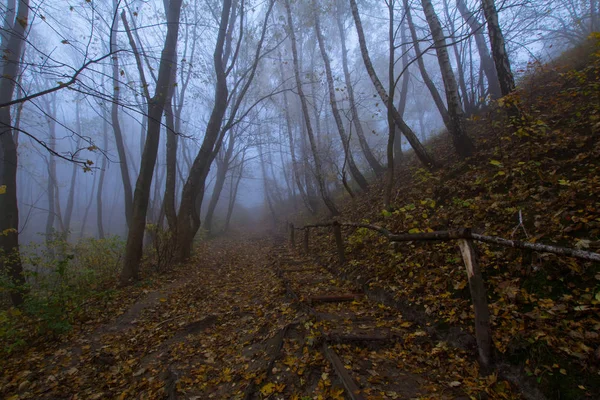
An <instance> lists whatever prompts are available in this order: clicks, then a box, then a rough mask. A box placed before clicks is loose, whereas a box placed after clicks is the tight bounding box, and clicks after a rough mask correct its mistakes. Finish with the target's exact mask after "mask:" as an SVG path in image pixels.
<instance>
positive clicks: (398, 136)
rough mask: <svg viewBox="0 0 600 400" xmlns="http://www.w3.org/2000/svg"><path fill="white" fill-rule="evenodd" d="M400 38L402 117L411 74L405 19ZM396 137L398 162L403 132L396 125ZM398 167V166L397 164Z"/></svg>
mask: <svg viewBox="0 0 600 400" xmlns="http://www.w3.org/2000/svg"><path fill="white" fill-rule="evenodd" d="M400 40H401V42H402V45H401V46H400V51H401V52H402V56H401V59H402V74H403V75H402V85H401V86H400V100H398V108H397V110H398V114H400V116H401V117H402V118H404V112H405V111H406V100H407V98H408V84H409V83H410V74H409V69H408V65H409V57H408V49H407V45H406V44H407V42H408V41H407V38H406V32H405V29H404V21H403V22H402V24H401V25H400ZM395 135H396V137H395V138H394V158H395V159H396V161H398V163H397V164H399V163H400V160H402V156H403V154H402V132H400V129H398V128H397V127H396V130H395ZM396 167H397V166H396Z"/></svg>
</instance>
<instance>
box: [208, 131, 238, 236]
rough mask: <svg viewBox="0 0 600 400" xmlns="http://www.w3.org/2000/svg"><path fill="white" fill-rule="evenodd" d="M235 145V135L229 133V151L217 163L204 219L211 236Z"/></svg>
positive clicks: (231, 132)
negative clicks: (213, 184)
mask: <svg viewBox="0 0 600 400" xmlns="http://www.w3.org/2000/svg"><path fill="white" fill-rule="evenodd" d="M234 145H235V133H234V132H233V131H230V133H229V143H228V144H227V149H226V150H225V154H224V155H223V159H222V160H218V161H217V178H216V180H215V186H214V188H213V192H212V194H211V196H210V201H209V203H208V209H207V210H206V216H205V217H204V229H206V231H207V232H208V233H209V234H211V233H212V231H213V227H212V222H213V218H214V214H215V210H216V208H217V204H218V203H219V198H220V197H221V191H222V190H223V187H224V186H225V179H226V178H227V171H228V170H229V166H230V163H231V157H232V155H233V148H234Z"/></svg>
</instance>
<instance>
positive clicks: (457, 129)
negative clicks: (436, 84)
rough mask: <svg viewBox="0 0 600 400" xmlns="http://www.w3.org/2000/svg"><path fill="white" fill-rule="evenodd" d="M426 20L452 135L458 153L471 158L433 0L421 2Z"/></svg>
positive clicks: (450, 66)
mask: <svg viewBox="0 0 600 400" xmlns="http://www.w3.org/2000/svg"><path fill="white" fill-rule="evenodd" d="M421 4H422V5H423V11H424V12H425V18H426V19H427V23H428V24H429V28H430V29H431V35H432V36H433V42H434V44H435V51H436V53H437V59H438V63H439V65H440V70H441V71H442V79H443V81H444V89H445V91H446V103H447V104H448V115H449V116H450V126H451V129H450V135H451V136H452V142H453V143H454V148H455V149H456V152H457V153H458V155H459V156H461V157H463V158H464V157H469V156H471V155H472V154H473V150H474V149H475V146H474V145H473V142H472V141H471V139H470V138H469V137H468V136H467V133H466V132H465V115H464V111H463V109H462V106H461V104H460V96H459V94H458V84H457V83H456V77H455V76H454V72H452V64H450V56H449V55H448V48H447V47H446V38H445V37H444V31H443V30H442V25H441V24H440V20H439V19H438V16H437V14H436V13H435V10H434V9H433V5H432V4H431V0H421Z"/></svg>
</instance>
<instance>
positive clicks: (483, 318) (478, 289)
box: [458, 239, 493, 373]
mask: <svg viewBox="0 0 600 400" xmlns="http://www.w3.org/2000/svg"><path fill="white" fill-rule="evenodd" d="M458 247H459V248H460V253H461V255H462V258H463V260H464V262H465V267H466V269H467V277H468V278H469V289H470V291H471V300H472V301H473V309H474V310H475V338H476V339H477V350H478V352H479V363H480V365H481V367H482V369H483V370H484V373H487V372H488V371H489V369H490V367H491V365H492V361H493V360H492V329H491V327H490V310H489V308H488V303H487V294H486V291H485V285H484V282H483V277H482V276H481V270H480V269H479V262H478V260H477V252H476V248H475V244H474V243H473V241H472V240H471V239H459V240H458Z"/></svg>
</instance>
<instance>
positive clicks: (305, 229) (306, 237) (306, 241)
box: [302, 228, 310, 254]
mask: <svg viewBox="0 0 600 400" xmlns="http://www.w3.org/2000/svg"><path fill="white" fill-rule="evenodd" d="M309 231H310V228H304V241H303V242H302V247H303V249H304V254H308V235H309Z"/></svg>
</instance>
